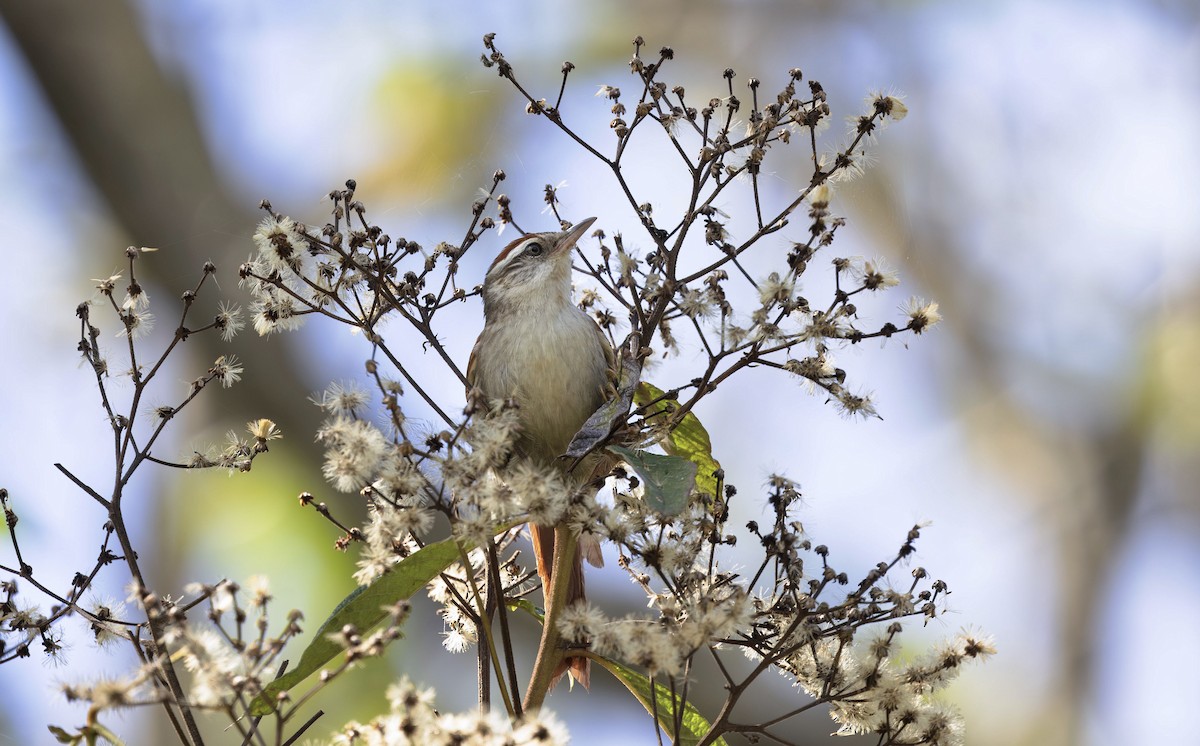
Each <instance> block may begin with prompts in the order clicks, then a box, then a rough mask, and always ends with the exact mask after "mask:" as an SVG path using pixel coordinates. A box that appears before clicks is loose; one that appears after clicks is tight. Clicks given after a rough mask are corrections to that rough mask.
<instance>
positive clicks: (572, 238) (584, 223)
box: [551, 218, 596, 256]
mask: <svg viewBox="0 0 1200 746" xmlns="http://www.w3.org/2000/svg"><path fill="white" fill-rule="evenodd" d="M594 222H596V219H595V218H588V219H587V220H581V221H580V222H578V223H576V224H575V225H574V226H573V227H572V228H571V229H570V230H565V231H563V232H562V233H559V234H556V235H555V237H554V250H553V251H552V252H551V253H552V254H554V255H555V256H558V255H559V254H564V253H569V252H570V251H571V247H572V246H574V245H575V242H576V241H578V240H579V239H581V238H583V234H584V233H587V229H588V228H591V227H592V223H594Z"/></svg>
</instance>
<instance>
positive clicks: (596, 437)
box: [565, 355, 642, 458]
mask: <svg viewBox="0 0 1200 746" xmlns="http://www.w3.org/2000/svg"><path fill="white" fill-rule="evenodd" d="M622 360H623V362H622V365H621V378H620V384H619V387H618V388H617V396H616V398H614V399H609V400H608V401H606V402H604V404H602V405H600V408H599V409H597V410H596V411H595V412H593V413H592V416H591V417H588V419H587V422H585V423H583V427H581V428H579V432H577V433H575V437H573V438H571V443H570V444H569V445H568V446H567V452H566V454H565V455H567V456H571V457H573V458H579V457H581V456H586V455H587V454H588V453H590V452H591V451H592V449H594V448H595V447H596V444H598V443H600V441H602V440H604V439H605V438H607V437H608V436H609V435H611V434H612V432H613V430H615V429H616V428H617V427H618V426H620V425H621V424H622V423H624V422H625V418H627V417H628V416H629V408H630V407H631V406H633V397H634V390H635V389H636V388H637V385H638V380H639V379H640V377H641V375H642V363H641V360H640V359H638V358H634V357H632V356H630V355H623V356H622Z"/></svg>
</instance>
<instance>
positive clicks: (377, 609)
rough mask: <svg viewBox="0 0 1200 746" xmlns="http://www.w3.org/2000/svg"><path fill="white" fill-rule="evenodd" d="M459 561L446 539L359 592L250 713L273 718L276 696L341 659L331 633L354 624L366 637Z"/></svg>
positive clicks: (336, 611)
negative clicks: (390, 612) (392, 608)
mask: <svg viewBox="0 0 1200 746" xmlns="http://www.w3.org/2000/svg"><path fill="white" fill-rule="evenodd" d="M458 559H459V550H458V546H457V544H456V541H455V539H445V540H444V541H439V542H437V543H434V544H428V545H426V546H424V547H422V548H421V549H419V550H417V551H416V552H413V553H412V554H411V555H410V556H408V557H405V558H404V559H403V560H401V561H400V562H398V563H397V564H396V565H395V566H394V567H392V569H391V570H389V571H388V572H387V573H385V574H383V575H381V576H380V577H379V578H378V579H376V580H375V582H373V583H371V584H370V585H360V586H359V587H358V588H355V589H354V590H353V591H352V592H351V593H350V595H348V596H346V598H345V599H343V600H342V602H341V603H340V604H338V605H337V608H335V609H334V610H333V613H332V614H330V615H329V618H328V619H326V620H325V622H324V623H323V624H322V625H321V627H320V629H318V630H317V633H316V635H314V636H313V639H312V642H310V643H309V644H308V647H307V648H306V649H305V650H304V653H303V654H302V655H301V656H300V662H299V664H298V665H297V666H296V667H295V668H293V669H291V670H290V671H288V672H287V673H285V674H284V675H283V676H280V677H279V678H278V679H276V680H274V681H272V682H271V683H270V684H268V685H267V687H266V689H265V690H264V691H263V693H262V694H260V695H259V696H257V697H255V698H254V701H253V702H252V703H251V705H250V712H251V713H252V714H254V715H258V716H262V715H267V714H270V713H271V712H272V711H273V710H274V701H275V695H277V694H278V693H279V692H282V691H287V690H289V689H291V688H292V687H294V686H296V685H297V684H299V683H300V682H301V681H303V680H304V679H306V678H308V677H309V676H310V675H312V674H313V673H315V672H316V671H317V670H318V669H320V668H321V667H322V666H324V665H325V664H326V663H328V662H329V661H331V660H333V659H334V658H335V657H337V655H338V654H339V653H341V652H342V651H343V648H342V646H341V645H338V644H337V643H336V642H334V641H333V640H330V639H329V634H330V633H333V632H338V631H340V630H341V629H342V628H343V627H345V626H346V625H347V624H350V625H354V627H355V628H356V629H357V630H358V631H359V633H360V634H366V633H367V632H368V631H369V630H371V629H372V628H374V627H375V625H377V624H379V623H380V622H382V621H383V620H384V618H385V617H387V615H388V612H387V607H390V606H392V605H394V604H395V603H396V602H398V601H401V600H403V599H406V598H409V597H410V596H412V595H413V594H414V593H416V592H417V591H419V590H421V589H422V588H424V587H425V586H426V584H428V583H429V581H431V580H433V579H434V578H435V577H437V575H438V573H440V572H442V571H443V570H445V569H446V568H447V567H449V566H450V565H451V564H453V563H454V562H455V561H457V560H458Z"/></svg>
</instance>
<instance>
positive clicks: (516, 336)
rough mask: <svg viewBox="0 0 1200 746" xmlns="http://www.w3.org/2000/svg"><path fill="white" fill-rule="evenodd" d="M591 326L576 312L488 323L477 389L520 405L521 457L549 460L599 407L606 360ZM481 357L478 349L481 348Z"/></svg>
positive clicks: (563, 449)
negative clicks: (534, 320) (512, 400)
mask: <svg viewBox="0 0 1200 746" xmlns="http://www.w3.org/2000/svg"><path fill="white" fill-rule="evenodd" d="M605 344H606V343H605V342H604V340H603V338H602V337H601V336H600V335H599V334H598V333H597V329H596V325H595V322H593V321H592V320H591V319H589V318H588V317H587V316H586V315H585V314H584V313H583V312H582V311H580V310H578V309H577V308H574V307H573V306H572V307H571V308H570V309H569V312H563V313H556V314H549V315H545V316H542V317H540V318H537V319H536V323H531V320H530V319H523V320H519V321H517V322H505V323H492V324H488V325H487V327H486V328H485V329H484V332H483V340H482V345H483V346H484V347H486V348H488V349H487V354H486V355H483V356H482V357H481V359H479V360H478V361H477V365H479V366H480V370H479V375H478V379H477V380H478V385H479V386H480V388H482V389H483V393H484V394H485V395H486V396H487V397H488V398H489V399H507V398H513V399H515V400H516V401H517V403H518V404H519V405H520V420H521V430H522V435H521V439H520V440H521V442H520V443H519V444H518V445H519V447H520V449H521V450H522V451H524V452H525V454H526V455H527V456H528V457H530V458H534V459H537V460H540V461H543V462H547V463H549V462H551V461H553V460H554V459H555V458H556V457H557V456H559V455H560V454H562V453H563V451H565V450H566V449H567V445H568V444H569V443H570V442H571V438H572V437H573V436H574V435H575V433H576V432H577V431H578V430H579V428H580V427H581V426H582V425H583V423H584V422H586V421H587V419H588V417H590V416H591V414H592V413H593V412H595V411H596V409H597V408H598V407H599V406H600V405H601V404H603V403H604V384H605V381H606V377H607V369H608V360H607V356H606V354H605V348H604V345H605ZM481 353H483V350H481Z"/></svg>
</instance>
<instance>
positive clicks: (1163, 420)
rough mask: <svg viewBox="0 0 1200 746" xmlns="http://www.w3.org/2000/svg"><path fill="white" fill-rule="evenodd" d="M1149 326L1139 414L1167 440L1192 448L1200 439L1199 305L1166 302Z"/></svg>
mask: <svg viewBox="0 0 1200 746" xmlns="http://www.w3.org/2000/svg"><path fill="white" fill-rule="evenodd" d="M1181 305H1182V304H1181ZM1149 330H1150V331H1151V335H1150V337H1149V339H1148V342H1147V349H1146V364H1145V366H1144V367H1145V373H1144V377H1143V380H1142V391H1141V403H1142V414H1143V416H1144V417H1145V419H1146V420H1147V424H1148V425H1150V426H1152V427H1154V428H1155V429H1157V430H1158V431H1159V432H1160V433H1162V434H1163V436H1164V440H1165V445H1167V446H1168V447H1170V448H1174V449H1180V450H1193V449H1195V447H1196V446H1197V445H1200V385H1197V381H1198V377H1197V373H1196V372H1197V371H1200V307H1197V305H1196V304H1195V303H1193V304H1190V305H1186V306H1184V307H1182V308H1181V307H1176V308H1174V309H1170V308H1168V312H1167V313H1165V314H1164V316H1163V318H1162V319H1161V321H1160V322H1159V323H1157V324H1152V325H1150V326H1149Z"/></svg>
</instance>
